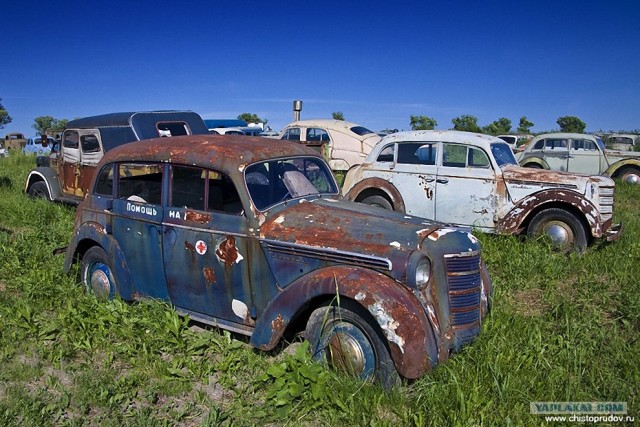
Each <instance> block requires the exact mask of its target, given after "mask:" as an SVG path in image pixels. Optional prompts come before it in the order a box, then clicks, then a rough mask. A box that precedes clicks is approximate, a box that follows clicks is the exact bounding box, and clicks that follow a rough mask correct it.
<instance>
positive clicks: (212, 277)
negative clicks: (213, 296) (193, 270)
mask: <svg viewBox="0 0 640 427" xmlns="http://www.w3.org/2000/svg"><path fill="white" fill-rule="evenodd" d="M202 274H203V276H204V280H206V281H207V283H208V284H210V285H211V284H213V283H216V272H215V271H214V270H213V268H211V267H205V268H203V269H202Z"/></svg>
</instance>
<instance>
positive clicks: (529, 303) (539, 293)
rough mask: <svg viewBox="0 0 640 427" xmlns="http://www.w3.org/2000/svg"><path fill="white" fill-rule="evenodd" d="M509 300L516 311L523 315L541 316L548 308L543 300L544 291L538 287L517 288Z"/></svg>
mask: <svg viewBox="0 0 640 427" xmlns="http://www.w3.org/2000/svg"><path fill="white" fill-rule="evenodd" d="M509 300H510V303H511V305H513V306H514V308H515V311H516V313H518V314H521V315H523V316H525V317H538V316H542V315H543V314H544V313H545V312H546V311H547V310H549V304H547V303H545V302H544V291H543V290H542V289H539V288H532V289H521V290H518V291H516V292H515V293H514V294H513V296H511V298H509Z"/></svg>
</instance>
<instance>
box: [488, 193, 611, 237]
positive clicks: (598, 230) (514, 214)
mask: <svg viewBox="0 0 640 427" xmlns="http://www.w3.org/2000/svg"><path fill="white" fill-rule="evenodd" d="M559 203H561V204H564V205H570V206H572V207H573V208H575V209H576V210H578V211H580V212H581V213H582V214H583V215H584V219H585V220H586V221H587V223H588V224H589V228H590V230H591V234H592V235H593V237H596V238H597V237H600V236H602V233H603V232H604V230H605V229H606V227H605V224H603V222H602V221H601V220H600V212H599V211H598V208H597V207H596V206H595V205H594V204H593V203H591V202H590V201H589V200H587V199H586V198H585V197H584V196H583V195H582V194H579V193H576V192H575V191H570V190H566V189H557V188H553V189H548V190H543V191H539V192H537V193H534V194H531V195H529V196H527V197H525V198H523V199H521V200H519V201H518V203H516V204H515V206H514V207H513V208H512V209H511V210H510V211H509V212H508V213H507V214H506V215H505V216H504V217H503V218H502V219H501V220H500V221H499V223H498V226H497V227H496V230H497V232H498V233H501V234H520V233H521V232H522V231H523V230H524V224H526V222H528V220H529V219H530V218H531V217H532V216H533V215H534V214H535V213H537V212H539V211H540V210H542V209H544V208H545V207H547V206H549V205H550V204H554V205H555V206H558V204H559Z"/></svg>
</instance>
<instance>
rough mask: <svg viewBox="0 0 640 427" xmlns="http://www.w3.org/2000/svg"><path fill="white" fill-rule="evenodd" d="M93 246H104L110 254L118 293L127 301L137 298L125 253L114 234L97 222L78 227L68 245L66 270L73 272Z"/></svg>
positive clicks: (65, 262)
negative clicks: (74, 267)
mask: <svg viewBox="0 0 640 427" xmlns="http://www.w3.org/2000/svg"><path fill="white" fill-rule="evenodd" d="M79 236H82V237H79ZM92 246H100V247H102V249H104V250H105V252H106V253H107V254H108V255H109V261H110V262H111V266H112V267H113V275H114V276H115V277H114V279H115V281H116V284H117V291H118V295H119V296H120V297H121V298H122V299H124V300H127V301H130V300H133V299H135V289H134V285H133V281H132V280H131V277H130V275H129V268H128V266H127V260H126V258H125V256H124V253H123V252H122V250H120V246H119V245H118V242H117V241H116V240H115V239H114V238H113V236H112V235H111V234H107V232H106V229H105V228H104V227H103V226H102V225H100V224H98V223H97V222H86V223H84V224H82V225H81V226H80V227H78V229H77V231H76V233H75V234H74V236H73V238H72V239H71V243H70V244H69V246H68V247H67V252H66V254H65V258H64V267H63V269H64V271H65V272H66V273H69V272H71V270H72V268H73V266H74V264H79V263H80V261H81V260H82V256H83V255H84V253H85V252H86V251H87V250H88V249H89V248H91V247H92Z"/></svg>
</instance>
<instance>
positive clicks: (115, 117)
mask: <svg viewBox="0 0 640 427" xmlns="http://www.w3.org/2000/svg"><path fill="white" fill-rule="evenodd" d="M208 133H209V130H208V129H207V127H206V126H205V124H204V122H203V121H202V118H201V117H200V116H199V115H198V114H197V113H194V112H192V111H147V112H126V113H112V114H103V115H100V116H92V117H85V118H82V119H77V120H72V121H70V122H69V123H68V125H67V128H66V129H65V130H64V132H63V134H62V140H61V142H60V144H59V146H58V144H56V147H55V148H54V150H53V151H52V153H51V155H50V156H49V157H48V158H46V160H47V161H45V157H44V156H38V157H36V168H35V169H33V170H31V172H30V173H29V175H28V177H27V182H26V183H25V192H26V193H28V194H29V195H31V196H33V197H44V198H46V199H48V200H51V201H59V202H64V203H70V204H77V203H79V202H80V200H82V199H83V198H84V196H85V194H86V193H87V190H88V188H89V184H90V183H91V179H92V178H93V173H94V171H95V168H96V165H97V164H98V162H99V161H100V159H101V158H102V156H103V155H104V153H106V152H107V151H109V150H111V149H113V148H115V147H118V146H120V145H122V144H126V143H128V142H133V141H137V140H140V139H147V138H154V137H158V136H160V137H168V136H175V135H194V134H205V135H206V134H208Z"/></svg>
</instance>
